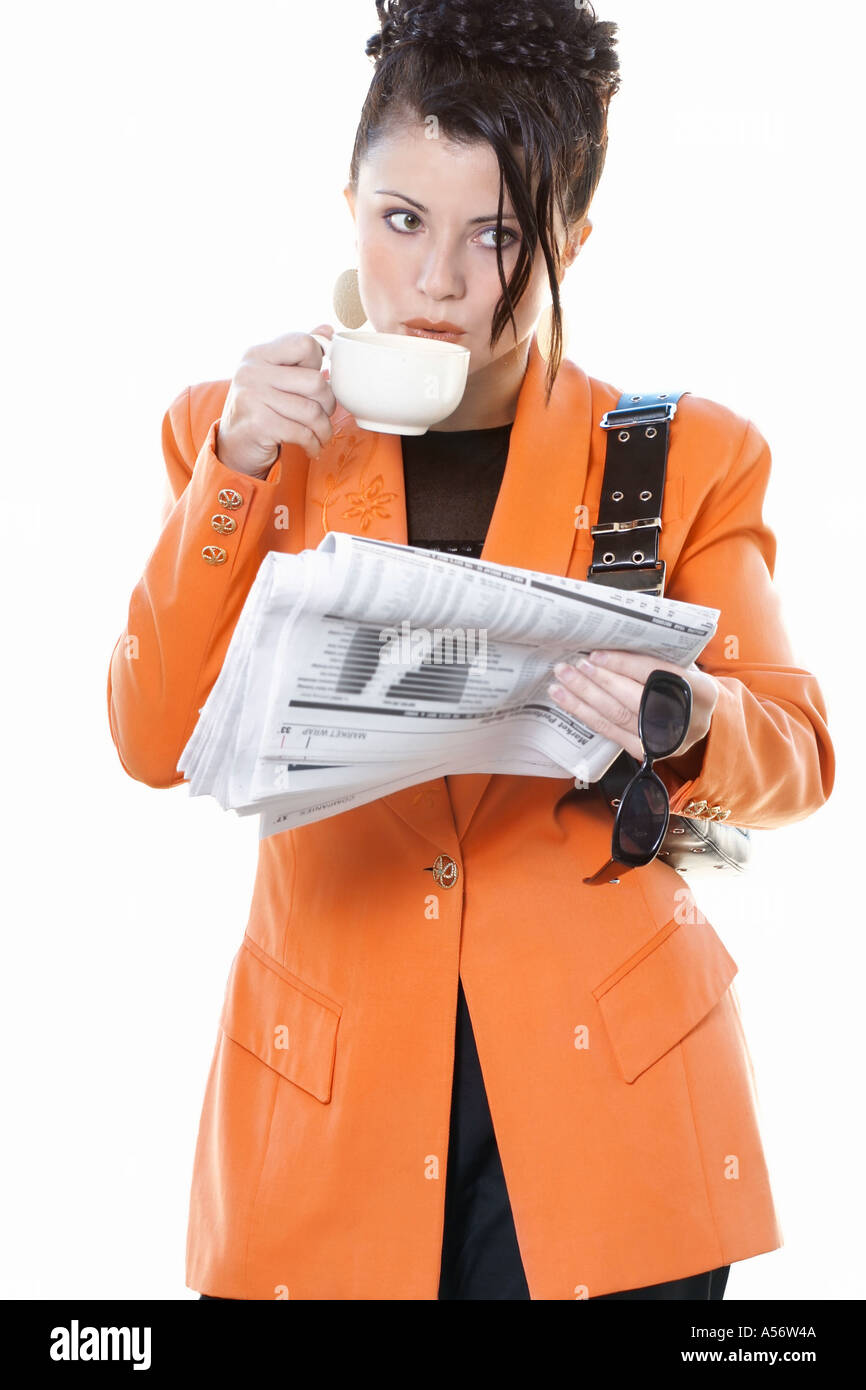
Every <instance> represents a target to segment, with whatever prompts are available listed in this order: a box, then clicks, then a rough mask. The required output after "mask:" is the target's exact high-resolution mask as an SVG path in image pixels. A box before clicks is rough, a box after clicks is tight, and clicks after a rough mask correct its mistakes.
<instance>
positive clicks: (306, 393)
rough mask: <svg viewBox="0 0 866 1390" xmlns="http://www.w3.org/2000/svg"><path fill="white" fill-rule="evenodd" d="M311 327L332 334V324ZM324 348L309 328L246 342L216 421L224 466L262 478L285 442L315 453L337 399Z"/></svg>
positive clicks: (327, 436)
mask: <svg viewBox="0 0 866 1390" xmlns="http://www.w3.org/2000/svg"><path fill="white" fill-rule="evenodd" d="M312 331H313V333H319V334H321V335H322V336H323V337H326V338H330V337H333V333H334V330H333V328H332V327H331V325H330V324H327V323H325V324H319V325H318V326H317V327H316V328H314V329H313V330H312ZM321 365H322V349H321V347H320V346H319V344H318V343H317V342H316V340H315V338H313V337H312V336H311V334H310V333H284V334H283V335H282V336H281V337H279V338H275V339H274V340H273V342H270V343H262V344H261V345H260V346H258V347H252V348H248V349H247V351H246V352H245V353H244V355H243V358H242V359H241V363H240V366H239V367H238V369H237V371H236V372H235V374H234V376H233V377H232V382H231V386H230V387H229V393H228V395H227V397H226V401H225V405H224V406H223V413H222V416H221V417H220V422H219V425H218V427H217V438H216V449H215V452H216V456H217V458H218V459H219V461H220V463H223V464H225V466H226V468H231V469H233V470H234V471H235V472H236V473H248V474H250V475H252V476H253V477H260V478H263V477H265V475H266V474H267V473H268V471H269V470H270V468H271V465H272V464H274V463H276V460H277V455H278V453H279V448H280V445H281V444H284V443H285V444H300V446H301V448H302V449H304V450H305V451H306V453H307V454H308V456H309V457H310V458H317V457H318V455H319V454H320V453H321V451H322V448H323V446H324V445H325V444H327V443H328V441H329V439H331V437H332V435H333V431H332V429H331V421H330V419H329V416H331V415H333V413H334V411H335V410H336V408H337V401H336V398H335V396H334V393H333V391H332V390H331V386H330V382H329V381H328V378H327V377H326V376H325V375H324V374H323V373H322V370H321Z"/></svg>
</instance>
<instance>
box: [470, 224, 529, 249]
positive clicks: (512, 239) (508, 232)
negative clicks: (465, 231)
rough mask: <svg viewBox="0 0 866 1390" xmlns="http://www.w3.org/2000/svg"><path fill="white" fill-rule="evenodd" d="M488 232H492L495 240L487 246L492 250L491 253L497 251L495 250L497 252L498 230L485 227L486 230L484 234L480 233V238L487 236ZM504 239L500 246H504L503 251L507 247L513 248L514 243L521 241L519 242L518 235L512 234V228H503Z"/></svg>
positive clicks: (487, 243)
mask: <svg viewBox="0 0 866 1390" xmlns="http://www.w3.org/2000/svg"><path fill="white" fill-rule="evenodd" d="M488 232H490V234H491V236H492V237H493V240H492V241H488V242H485V245H486V246H489V247H490V249H491V251H495V250H496V228H495V227H485V228H484V230H483V232H480V233H479V236H486V235H487V233H488ZM502 237H503V240H502V241H501V243H500V245H501V246H502V249H503V250H504V249H505V247H506V246H511V244H512V242H515V241H519V240H520V238H519V237H518V236H517V235H516V233H514V232H512V231H511V230H510V228H508V227H503V228H502ZM506 237H507V240H506V239H505V238H506Z"/></svg>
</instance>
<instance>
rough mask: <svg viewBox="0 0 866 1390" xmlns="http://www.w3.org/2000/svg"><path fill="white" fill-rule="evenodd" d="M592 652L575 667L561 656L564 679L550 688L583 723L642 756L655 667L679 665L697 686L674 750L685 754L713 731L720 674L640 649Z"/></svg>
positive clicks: (559, 671)
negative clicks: (641, 727) (642, 717)
mask: <svg viewBox="0 0 866 1390" xmlns="http://www.w3.org/2000/svg"><path fill="white" fill-rule="evenodd" d="M590 657H591V660H590V661H587V660H586V658H581V660H579V661H578V663H577V668H576V669H575V668H574V667H571V666H568V665H567V664H566V665H564V664H563V663H562V662H557V664H556V665H555V666H554V668H553V671H554V675H555V676H556V678H557V680H558V681H559V685H556V684H553V685H549V686H548V693H549V694H550V696H551V698H552V699H553V700H555V702H556V703H557V704H558V705H560V706H561V707H562V709H564V710H567V711H568V713H569V714H573V715H574V716H575V718H577V719H579V720H580V722H581V724H586V725H587V727H588V728H590V729H592V730H594V732H595V733H598V734H602V735H603V736H604V737H605V738H609V739H612V740H613V742H614V743H618V744H619V745H620V746H621V747H622V748H624V749H625V751H626V752H627V753H630V754H631V756H632V757H633V758H637V760H638V762H642V761H643V748H642V747H641V741H640V737H639V735H638V729H637V716H638V710H639V709H640V702H641V696H642V695H643V688H644V685H645V684H646V679H647V677H648V675H649V673H650V671H657V670H659V669H661V670H663V671H676V673H677V675H680V676H682V677H683V679H684V680H686V681H688V683H689V685H690V686H691V688H692V718H691V722H690V724H689V727H688V731H687V733H686V736H685V738H684V739H683V741H682V743H681V744H680V746H679V748H677V750H676V753H675V755H673V756H676V757H678V758H679V757H681V756H682V754H683V753H686V752H687V751H688V750H689V748H691V747H692V745H693V744H695V743H700V741H701V739H702V738H704V737H705V736H706V734H707V733H708V732H709V728H710V722H711V720H712V717H713V711H714V710H715V708H716V702H717V700H718V698H719V683H718V681H717V680H716V678H715V676H711V675H708V674H707V672H705V671H699V670H698V668H697V667H696V666H694V665H692V666H688V667H683V666H675V665H674V664H673V662H670V661H659V660H658V659H657V658H656V657H653V656H643V655H641V654H640V653H639V652H621V651H613V650H611V649H610V648H606V649H603V650H599V651H595V652H590ZM557 692H559V693H557Z"/></svg>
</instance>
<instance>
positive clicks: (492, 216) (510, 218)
mask: <svg viewBox="0 0 866 1390" xmlns="http://www.w3.org/2000/svg"><path fill="white" fill-rule="evenodd" d="M376 192H377V193H387V195H388V197H389V198H402V199H403V202H404V203H411V204H412V206H413V208H417V209H418V211H419V212H429V211H430V209H429V208H425V206H424V204H423V203H418V202H416V200H415V199H414V198H410V197H409V195H408V193H398V192H397V189H396V188H377V189H376ZM502 220H503V221H504V222H516V221H517V215H516V213H513V212H506V211H505V209H504V208H503V210H502ZM495 221H496V213H495V212H491V213H489V214H488V216H487V217H470V218H469V225H470V226H474V225H475V223H476V222H495Z"/></svg>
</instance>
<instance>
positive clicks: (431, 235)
mask: <svg viewBox="0 0 866 1390" xmlns="http://www.w3.org/2000/svg"><path fill="white" fill-rule="evenodd" d="M430 128H431V127H430V126H425V125H424V124H422V123H419V124H416V125H411V126H407V127H406V128H405V129H400V130H399V131H398V132H396V133H393V134H391V135H389V136H388V137H387V138H386V139H383V140H382V141H381V142H380V143H379V144H377V145H376V146H374V148H373V149H371V150H370V152H369V155H368V157H367V158H366V159H365V160H364V161H362V163H361V166H360V168H359V173H358V188H357V197H356V198H355V197H353V195H352V190H351V188H349V187H347V188H346V189H345V190H344V192H345V196H346V199H347V201H348V203H349V206H350V208H351V209H352V213H353V216H354V218H355V233H356V244H357V249H358V288H359V291H360V295H361V299H362V301H363V304H364V308H365V310H366V313H367V318H368V321H369V323H370V324H371V326H372V328H373V329H374V330H375V331H376V332H378V333H401V334H410V333H411V332H412V330H411V328H410V327H409V326H408V325H410V324H411V323H412V322H413V321H414V320H419V319H420V320H426V321H427V322H428V323H432V324H443V323H444V324H448V325H449V326H452V327H454V328H456V329H457V330H458V333H457V334H455V335H454V336H453V337H452V339H451V340H452V341H453V342H457V343H460V344H461V346H463V347H467V348H469V349H470V351H471V353H472V357H471V365H470V374H472V373H474V372H476V371H479V370H480V369H482V368H484V367H488V366H489V365H490V364H491V363H492V362H494V361H496V360H497V359H498V358H501V357H505V356H506V354H507V355H509V356H511V355H512V354H513V352H514V349H515V346H516V345H517V344H521V343H523V342H525V340H526V339H528V338H529V337H530V336H531V334H532V331H533V329H534V327H535V324H536V321H537V319H538V315H539V313H540V312H541V310H542V309H543V308H544V307H545V305H546V304H548V303H549V302H550V287H549V282H548V276H547V266H546V264H545V261H544V255H543V252H542V250H541V247H540V246H538V247H537V248H536V255H535V259H534V262H533V266H532V273H531V278H530V282H529V284H528V285H527V288H526V291H525V292H524V294H523V296H522V298H521V300H520V302H519V304H518V305H517V307H516V308H515V311H514V318H515V321H516V324H517V338H516V340H515V338H514V336H513V330H512V328H511V325H510V323H507V324H506V327H505V331H504V333H503V334H502V337H501V338H500V339H499V341H498V343H497V344H496V346H495V348H493V349H492V350H491V348H490V331H491V324H492V321H493V312H494V309H495V308H496V305H497V303H498V301H499V298H500V296H501V292H502V291H501V286H500V283H499V276H498V273H497V269H496V209H497V205H498V202H499V165H498V163H497V160H496V156H495V154H494V153H493V150H492V149H491V147H490V145H488V144H487V143H486V141H480V142H478V143H476V144H472V145H460V144H454V143H452V142H450V141H447V140H445V139H444V138H432V139H431V138H428V135H427V131H428V129H430ZM505 192H506V196H505V201H504V204H503V223H502V226H503V232H502V241H503V245H502V267H503V271H504V274H505V278H506V281H508V280H509V279H510V278H511V274H512V272H513V270H514V266H515V263H516V261H517V254H518V249H519V244H520V235H521V234H520V226H519V223H518V221H517V219H516V217H515V216H514V208H513V207H512V206H511V205H510V200H509V198H508V196H507V189H506V191H505ZM591 230H592V224H591V222H590V221H589V218H588V217H584V218H583V220H582V221H581V222H580V223H578V224H576V226H574V227H572V229H571V238H570V239H569V242H568V246H567V247H566V245H565V243H566V235H565V229H564V227H563V226H562V224H561V222H560V221H559V220H558V219H557V224H556V238H557V245H558V246H559V248H560V252H561V253H562V255H563V270H564V269H565V267H566V266H568V265H570V264H571V262H572V260H573V259H574V257H575V256H576V255H577V252H578V251H579V249H580V247H581V245H582V244H583V242H584V241H585V240H586V238H587V236H588V235H589V233H590V231H591ZM428 336H434V335H433V334H432V333H431V334H429V335H428Z"/></svg>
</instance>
